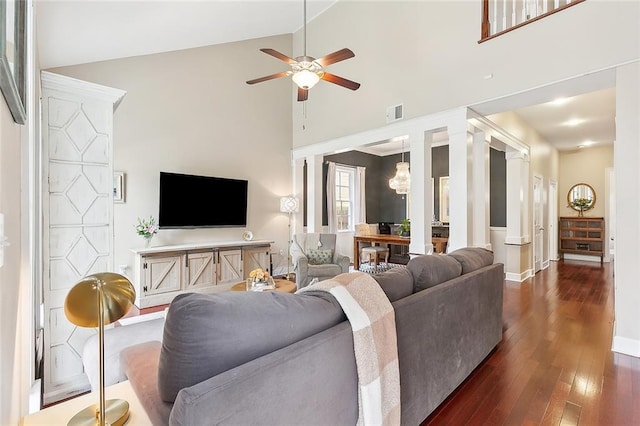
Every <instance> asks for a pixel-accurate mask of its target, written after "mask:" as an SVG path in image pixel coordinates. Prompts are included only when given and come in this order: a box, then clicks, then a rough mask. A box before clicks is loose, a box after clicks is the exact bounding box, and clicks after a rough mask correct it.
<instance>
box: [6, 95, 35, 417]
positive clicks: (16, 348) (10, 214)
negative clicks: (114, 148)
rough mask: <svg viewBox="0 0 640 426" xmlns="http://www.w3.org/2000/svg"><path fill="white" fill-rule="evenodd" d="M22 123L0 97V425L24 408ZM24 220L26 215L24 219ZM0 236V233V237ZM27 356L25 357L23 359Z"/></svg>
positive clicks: (25, 289) (26, 328)
mask: <svg viewBox="0 0 640 426" xmlns="http://www.w3.org/2000/svg"><path fill="white" fill-rule="evenodd" d="M23 129H24V127H23V126H19V125H17V124H15V123H14V122H13V118H12V116H11V112H10V111H9V108H8V107H7V104H6V102H5V100H4V98H2V97H1V96H0V213H3V214H4V235H5V236H6V237H7V242H8V243H9V244H11V245H10V246H8V247H5V248H4V266H2V267H0V342H2V345H0V383H2V386H0V424H2V425H8V424H17V422H18V420H19V418H20V415H21V414H22V412H21V410H22V409H23V408H24V406H23V404H24V398H25V394H24V392H23V391H24V386H27V388H28V384H25V383H24V376H23V374H22V373H23V368H25V366H24V365H23V364H22V361H21V360H22V359H24V358H26V357H28V356H29V354H28V352H27V349H26V348H24V345H23V344H22V343H23V334H22V333H28V332H29V331H28V330H29V326H30V324H24V323H23V322H22V319H23V318H24V316H23V315H22V312H21V310H20V307H21V306H22V305H23V304H24V303H23V298H24V297H25V295H28V294H29V293H28V288H27V287H26V286H28V283H26V285H21V282H22V281H21V277H20V273H21V267H22V262H23V261H26V259H23V258H21V232H20V231H21V226H22V219H23V216H22V210H21V193H20V191H21V182H22V178H21V176H22V175H21V173H22V170H21V164H22V158H21V149H22V142H23V141H22V135H23ZM24 219H25V220H26V217H25V218H24ZM1 237H2V235H0V238H1ZM27 359H28V358H27Z"/></svg>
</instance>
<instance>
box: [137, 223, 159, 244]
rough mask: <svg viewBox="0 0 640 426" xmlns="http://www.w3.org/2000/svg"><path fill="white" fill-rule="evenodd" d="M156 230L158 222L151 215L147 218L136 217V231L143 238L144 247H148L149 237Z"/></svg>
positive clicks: (151, 236)
mask: <svg viewBox="0 0 640 426" xmlns="http://www.w3.org/2000/svg"><path fill="white" fill-rule="evenodd" d="M157 232H158V224H157V222H156V219H155V218H154V217H153V216H149V219H140V218H138V223H137V224H136V233H137V234H138V235H140V236H142V237H143V238H144V243H145V247H149V245H150V244H151V239H152V238H153V236H154V235H156V233H157Z"/></svg>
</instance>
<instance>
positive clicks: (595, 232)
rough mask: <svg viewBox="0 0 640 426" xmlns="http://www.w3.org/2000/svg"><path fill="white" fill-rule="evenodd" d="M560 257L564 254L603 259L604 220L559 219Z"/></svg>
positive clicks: (584, 218)
mask: <svg viewBox="0 0 640 426" xmlns="http://www.w3.org/2000/svg"><path fill="white" fill-rule="evenodd" d="M559 232H560V256H561V258H562V259H564V255H565V253H572V254H586V255H589V256H600V263H602V260H603V257H604V218H602V217H561V218H560V228H559Z"/></svg>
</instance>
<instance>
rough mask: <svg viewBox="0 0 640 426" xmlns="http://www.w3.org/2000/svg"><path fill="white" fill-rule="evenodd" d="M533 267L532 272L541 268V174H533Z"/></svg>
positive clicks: (542, 235) (542, 234)
mask: <svg viewBox="0 0 640 426" xmlns="http://www.w3.org/2000/svg"><path fill="white" fill-rule="evenodd" d="M533 232H534V242H533V267H534V273H535V272H538V271H540V270H541V269H542V253H543V250H542V248H543V240H544V233H543V232H544V227H543V218H542V176H538V175H534V176H533Z"/></svg>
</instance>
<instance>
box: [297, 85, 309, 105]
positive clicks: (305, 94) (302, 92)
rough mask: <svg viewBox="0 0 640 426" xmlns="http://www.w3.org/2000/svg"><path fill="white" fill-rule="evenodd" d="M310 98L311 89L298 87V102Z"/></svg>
mask: <svg viewBox="0 0 640 426" xmlns="http://www.w3.org/2000/svg"><path fill="white" fill-rule="evenodd" d="M307 99H309V90H308V89H303V88H301V87H298V102H303V101H306V100H307Z"/></svg>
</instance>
